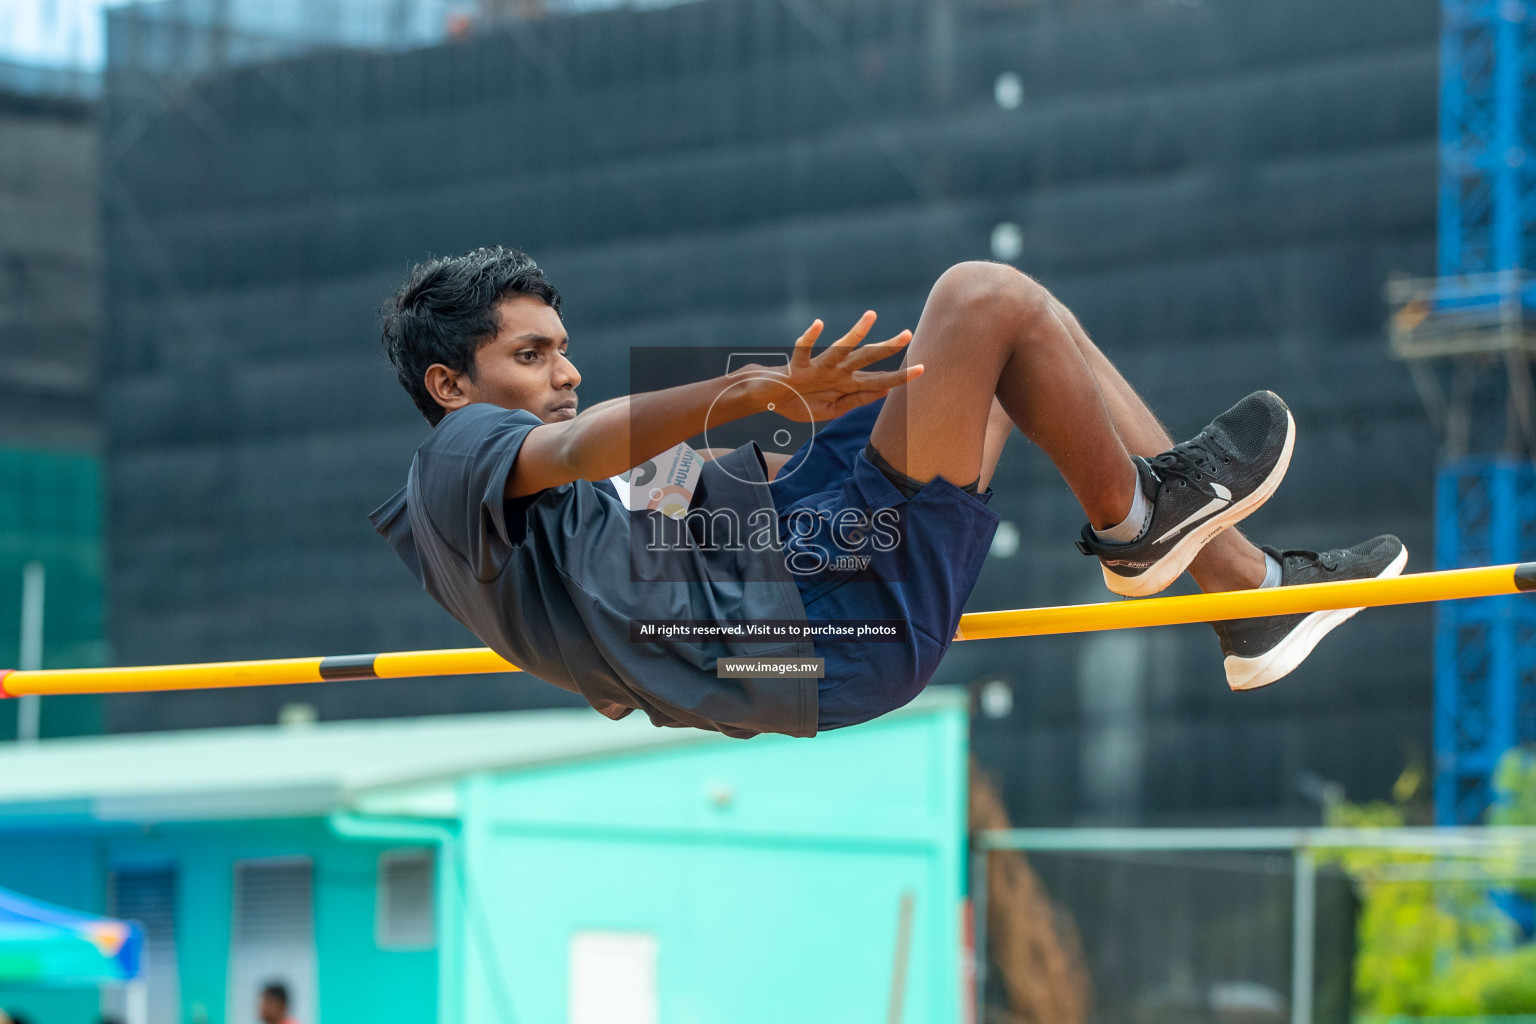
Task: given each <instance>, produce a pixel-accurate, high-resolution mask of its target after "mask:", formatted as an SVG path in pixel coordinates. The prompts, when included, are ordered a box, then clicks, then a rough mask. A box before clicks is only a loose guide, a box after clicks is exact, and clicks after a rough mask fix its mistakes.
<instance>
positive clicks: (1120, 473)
mask: <svg viewBox="0 0 1536 1024" xmlns="http://www.w3.org/2000/svg"><path fill="white" fill-rule="evenodd" d="M905 358H906V360H907V362H908V363H921V364H923V367H924V372H923V375H922V376H920V377H918V378H917V379H916V380H914V381H912V382H911V383H910V384H907V385H906V386H904V387H903V388H902V389H901V392H900V393H899V394H898V395H893V396H892V398H891V399H890V400H888V401H887V402H886V403H885V405H884V407H883V408H882V409H881V410H880V415H879V417H878V419H877V420H876V421H875V426H874V430H873V431H872V432H871V436H870V441H871V443H872V444H873V445H874V447H875V449H876V450H877V451H879V452H880V454H881V455H883V456H884V457H885V458H886V460H887V461H889V462H890V463H891V465H892V466H894V467H895V468H896V470H897V471H899V472H902V473H905V474H906V475H907V476H910V477H912V478H913V479H915V480H919V481H923V482H926V481H929V480H932V479H934V478H935V477H939V476H942V477H944V478H945V479H946V480H948V481H950V482H951V483H953V484H955V485H956V486H962V485H964V484H968V483H970V482H971V481H973V480H979V479H980V477H981V475H982V470H983V468H984V466H983V463H984V459H985V458H986V457H987V456H989V455H990V456H992V457H993V458H992V463H991V466H992V467H995V465H996V460H995V456H996V455H997V454H999V453H1000V451H1001V445H998V446H997V448H996V451H990V452H989V450H988V444H987V439H988V435H989V434H991V433H993V431H990V430H989V429H988V428H989V424H992V419H993V416H992V413H993V400H994V398H995V399H996V400H997V402H999V403H1001V406H1002V408H1003V409H1004V410H1006V412H1007V414H1008V416H1009V418H1010V419H1012V420H1013V422H1014V423H1015V424H1016V425H1017V426H1018V427H1019V429H1020V430H1021V431H1023V433H1024V435H1025V436H1026V437H1028V438H1029V439H1030V440H1031V441H1033V442H1034V443H1035V444H1036V445H1038V446H1039V447H1040V449H1041V450H1042V451H1044V452H1045V454H1046V456H1047V457H1049V458H1050V459H1051V461H1052V462H1053V463H1055V465H1056V468H1057V470H1058V471H1059V472H1060V473H1061V475H1062V477H1063V478H1064V479H1065V480H1066V482H1067V486H1068V487H1070V488H1071V489H1072V493H1073V494H1074V495H1075V496H1076V497H1077V500H1078V503H1079V504H1080V505H1082V507H1083V511H1084V512H1085V513H1087V516H1088V520H1089V522H1090V523H1092V524H1093V526H1094V527H1095V528H1098V529H1103V528H1107V527H1110V526H1113V525H1115V524H1117V523H1119V522H1120V521H1121V520H1123V519H1124V518H1125V516H1126V515H1127V513H1128V512H1129V511H1130V507H1131V498H1132V494H1133V489H1134V488H1135V487H1136V486H1138V484H1137V475H1136V470H1135V467H1134V465H1133V464H1132V463H1131V460H1130V454H1129V453H1128V452H1127V451H1126V447H1125V445H1124V443H1123V442H1122V441H1121V439H1120V434H1119V432H1118V431H1117V430H1116V429H1115V425H1114V422H1113V420H1112V419H1111V416H1110V412H1109V408H1108V406H1107V405H1106V402H1105V396H1104V394H1103V392H1102V391H1101V390H1100V388H1099V384H1098V381H1097V379H1096V377H1095V376H1094V374H1093V372H1092V370H1091V369H1090V368H1089V365H1088V362H1087V360H1086V359H1085V358H1084V356H1083V352H1082V350H1081V349H1080V348H1079V346H1078V343H1077V342H1076V341H1075V340H1074V339H1073V337H1072V335H1071V333H1070V332H1069V331H1068V329H1067V326H1066V324H1065V323H1063V322H1062V320H1061V318H1060V316H1058V315H1057V313H1056V310H1055V302H1054V300H1053V299H1052V298H1051V296H1050V294H1049V293H1048V292H1047V291H1046V290H1045V289H1044V288H1042V287H1041V286H1040V285H1038V284H1037V283H1035V282H1034V281H1032V280H1030V279H1029V278H1027V277H1025V276H1024V275H1023V274H1020V273H1019V272H1018V271H1016V270H1014V269H1013V268H1012V267H1008V266H1004V265H1002V264H997V263H962V264H960V265H958V266H955V267H951V268H950V269H949V270H947V271H945V273H944V274H943V275H942V276H941V277H940V278H939V280H938V282H937V283H936V284H935V285H934V286H933V290H932V292H930V293H929V296H928V302H927V304H926V305H925V306H924V307H923V315H922V318H921V319H920V320H919V322H918V325H917V330H916V332H915V334H914V336H913V339H912V343H911V344H910V345H909V346H908V347H907V351H906V357H905ZM994 426H995V425H994ZM1004 436H1006V435H1004ZM988 468H989V469H990V468H991V467H988ZM988 475H989V476H990V472H989V474H988Z"/></svg>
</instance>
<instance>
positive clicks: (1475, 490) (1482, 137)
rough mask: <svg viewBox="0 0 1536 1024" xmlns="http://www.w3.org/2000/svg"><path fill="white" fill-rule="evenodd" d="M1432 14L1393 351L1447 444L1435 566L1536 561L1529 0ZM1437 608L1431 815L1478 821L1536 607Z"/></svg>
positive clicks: (1526, 693)
mask: <svg viewBox="0 0 1536 1024" xmlns="http://www.w3.org/2000/svg"><path fill="white" fill-rule="evenodd" d="M1441 10H1442V16H1443V22H1442V29H1441V40H1440V75H1441V78H1440V136H1439V162H1440V181H1439V193H1438V216H1439V235H1438V244H1437V261H1436V262H1437V267H1436V271H1437V274H1438V277H1436V278H1435V279H1433V280H1430V281H1394V282H1392V283H1391V284H1390V285H1389V295H1390V297H1391V299H1392V304H1393V307H1394V312H1393V317H1392V323H1391V335H1392V344H1393V349H1394V351H1395V352H1396V354H1397V355H1398V356H1400V357H1402V358H1404V359H1406V360H1408V362H1409V367H1410V369H1411V370H1412V372H1413V376H1414V381H1415V383H1416V384H1417V386H1418V388H1419V391H1420V394H1421V396H1422V397H1423V399H1424V401H1425V405H1426V407H1427V409H1428V411H1429V413H1430V417H1431V419H1432V420H1433V421H1434V422H1435V425H1436V427H1437V428H1438V430H1439V433H1440V436H1441V440H1442V443H1443V449H1442V461H1441V464H1440V467H1439V469H1438V472H1437V480H1436V495H1435V515H1436V525H1435V547H1436V552H1435V561H1436V565H1437V567H1439V568H1445V569H1450V568H1459V567H1463V566H1477V565H1497V564H1502V563H1506V562H1516V561H1524V560H1529V559H1532V558H1536V464H1533V463H1532V461H1531V458H1532V456H1533V455H1536V420H1533V413H1532V397H1531V396H1532V386H1531V372H1530V359H1531V357H1532V356H1533V354H1536V320H1533V313H1536V276H1533V275H1532V273H1531V271H1532V270H1533V269H1536V2H1533V0H1442V7H1441ZM1528 321H1530V322H1529V323H1528ZM1436 617H1437V618H1436V626H1435V704H1434V729H1435V739H1434V745H1435V816H1436V820H1437V821H1438V822H1439V823H1440V824H1444V825H1465V824H1475V823H1478V822H1481V821H1482V820H1483V819H1484V817H1485V815H1486V812H1487V810H1488V808H1489V806H1490V804H1491V802H1492V799H1493V794H1492V790H1491V785H1490V783H1491V777H1492V773H1493V770H1494V768H1495V766H1496V765H1497V763H1498V760H1499V758H1500V757H1501V756H1502V755H1503V754H1504V753H1505V752H1506V751H1508V750H1509V749H1510V748H1512V747H1514V746H1516V745H1518V744H1521V743H1530V742H1536V602H1533V601H1529V600H1525V599H1522V598H1517V597H1516V598H1512V597H1498V598H1487V599H1483V600H1475V601H1461V602H1447V603H1444V604H1442V605H1440V606H1439V607H1438V608H1437V610H1436Z"/></svg>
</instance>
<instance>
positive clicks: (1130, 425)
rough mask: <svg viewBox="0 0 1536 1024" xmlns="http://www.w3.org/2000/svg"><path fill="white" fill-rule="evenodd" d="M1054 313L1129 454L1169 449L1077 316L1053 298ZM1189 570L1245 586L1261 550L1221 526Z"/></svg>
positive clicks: (1256, 573) (1256, 576) (1199, 578)
mask: <svg viewBox="0 0 1536 1024" xmlns="http://www.w3.org/2000/svg"><path fill="white" fill-rule="evenodd" d="M1052 302H1053V303H1054V305H1053V307H1052V308H1053V309H1054V310H1055V311H1056V316H1057V318H1058V319H1059V320H1061V322H1062V323H1063V324H1065V325H1066V328H1067V332H1068V333H1069V334H1071V336H1072V340H1073V341H1074V342H1076V343H1077V347H1078V350H1079V351H1081V352H1082V354H1083V358H1084V359H1085V360H1086V361H1087V363H1088V368H1089V369H1090V370H1092V371H1093V375H1094V377H1095V378H1096V379H1097V380H1098V382H1099V390H1100V391H1102V392H1103V393H1104V402H1105V404H1106V405H1107V406H1108V408H1109V417H1110V419H1111V420H1113V421H1114V424H1115V429H1116V430H1117V431H1119V433H1120V439H1121V440H1122V441H1124V442H1125V447H1126V449H1127V450H1128V451H1129V452H1130V453H1131V454H1132V455H1148V456H1151V455H1157V454H1158V453H1160V452H1165V451H1167V450H1168V449H1169V448H1172V447H1173V438H1172V437H1170V436H1168V431H1167V430H1166V429H1164V427H1163V425H1162V424H1161V423H1160V422H1158V419H1157V417H1156V416H1155V415H1154V414H1153V413H1152V410H1151V409H1149V408H1147V404H1146V403H1145V402H1143V401H1142V400H1141V396H1140V395H1138V394H1136V391H1135V389H1134V388H1132V387H1131V385H1130V384H1129V383H1127V382H1126V379H1125V378H1124V377H1123V376H1121V374H1120V371H1119V370H1117V369H1115V365H1114V364H1113V363H1111V362H1110V361H1109V359H1108V358H1107V357H1106V356H1105V355H1104V353H1103V352H1101V351H1099V348H1098V346H1097V345H1095V344H1094V343H1093V341H1092V340H1091V339H1090V338H1089V337H1088V333H1087V332H1086V331H1084V330H1083V326H1082V324H1080V323H1078V321H1077V317H1075V316H1073V315H1072V311H1071V310H1069V309H1067V307H1066V306H1065V305H1063V304H1062V303H1061V302H1060V301H1059V300H1056V299H1053V300H1052ZM1189 574H1190V575H1191V576H1193V577H1194V578H1195V583H1197V584H1198V585H1199V587H1200V589H1201V590H1204V591H1206V592H1207V593H1210V592H1212V591H1217V590H1251V589H1252V588H1254V587H1257V586H1258V585H1259V584H1260V583H1262V582H1264V553H1263V552H1262V551H1260V550H1259V549H1258V548H1257V547H1255V546H1254V544H1253V543H1252V542H1251V541H1249V540H1248V538H1246V537H1244V536H1243V535H1242V534H1241V533H1239V532H1238V531H1237V530H1236V529H1227V530H1223V531H1222V532H1221V533H1220V534H1218V535H1217V536H1216V538H1215V539H1214V540H1212V541H1211V542H1210V543H1209V544H1207V545H1206V546H1205V547H1204V548H1202V549H1201V551H1200V554H1199V555H1198V556H1197V557H1196V558H1195V560H1194V561H1193V562H1191V563H1190V565H1189Z"/></svg>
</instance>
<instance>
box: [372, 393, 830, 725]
mask: <svg viewBox="0 0 1536 1024" xmlns="http://www.w3.org/2000/svg"><path fill="white" fill-rule="evenodd" d="M540 422H541V421H540V420H539V419H538V417H536V416H535V415H533V414H532V413H530V412H527V411H525V410H521V409H503V408H500V407H499V406H494V405H485V404H475V405H469V406H466V407H464V408H462V409H458V410H455V411H454V412H451V413H449V414H448V415H447V416H445V417H444V418H443V419H442V421H441V422H440V423H439V424H438V425H437V427H436V428H434V429H433V431H432V433H431V434H430V435H429V436H428V437H427V438H426V440H424V441H423V442H422V443H421V445H420V447H419V448H418V449H417V451H416V456H415V458H414V460H413V461H412V463H411V468H410V473H409V475H408V477H407V482H406V486H405V487H404V488H403V489H401V490H400V491H399V492H397V493H396V494H395V495H394V496H393V497H391V498H390V499H389V500H388V501H387V502H385V503H384V504H383V505H382V506H381V507H379V508H378V509H376V510H375V511H374V512H373V513H372V514H371V515H370V516H369V519H370V520H371V521H372V523H373V525H374V528H375V529H376V530H377V531H378V532H379V533H380V534H381V535H382V536H383V537H384V538H385V540H387V541H388V542H389V545H390V547H391V548H393V549H394V551H395V553H396V554H397V555H399V556H400V558H401V560H402V561H404V562H405V564H406V566H407V567H408V568H409V569H410V570H411V572H412V573H413V574H414V575H415V576H416V578H417V579H418V580H419V581H420V582H421V584H422V587H423V588H424V589H425V590H426V592H427V593H428V594H430V595H431V596H432V597H433V599H435V600H436V601H437V602H438V603H439V604H441V605H442V606H443V607H444V608H446V609H447V610H448V612H449V613H450V614H452V615H453V617H454V618H456V619H458V620H459V621H460V622H462V623H463V624H464V625H465V626H466V627H467V628H468V629H469V631H470V632H472V633H474V634H475V636H477V637H479V638H480V640H481V642H483V643H484V644H485V645H486V646H487V647H489V648H491V649H492V650H494V651H496V652H497V653H498V654H500V655H501V656H502V657H504V658H506V659H507V660H508V661H511V662H512V663H513V664H514V665H517V666H518V667H519V668H522V669H524V670H525V671H528V672H531V673H533V674H534V675H536V676H538V677H539V678H541V679H544V680H547V681H548V682H551V683H554V684H555V685H557V686H560V687H563V688H564V689H567V690H571V691H573V692H576V693H580V694H581V695H582V696H583V697H585V698H586V699H587V702H588V703H590V704H591V705H592V706H593V707H594V708H596V709H597V710H598V711H601V712H602V713H603V714H605V715H608V716H609V717H614V718H617V717H622V716H623V715H625V714H628V712H629V710H630V709H634V708H638V709H640V710H642V711H644V712H645V713H646V714H647V715H649V716H650V719H651V721H652V722H653V723H655V724H656V725H670V726H692V727H696V728H702V729H714V730H718V731H720V732H723V733H725V734H727V735H730V736H740V737H745V736H752V735H755V734H757V733H760V732H779V733H787V734H789V735H792V736H812V735H814V734H815V732H816V719H817V707H816V695H817V688H816V680H814V679H779V678H774V679H717V678H716V675H715V662H716V659H717V658H720V657H723V656H733V657H736V656H769V657H812V656H814V651H813V648H812V646H811V644H810V643H808V642H805V641H796V642H788V643H786V642H784V641H778V640H775V641H746V640H737V639H731V640H721V641H708V642H687V643H678V642H669V641H661V640H654V641H652V640H635V639H633V638H632V637H631V633H630V628H629V627H630V620H632V619H648V620H680V619H689V620H713V621H736V620H742V619H785V620H791V621H796V622H800V623H803V622H804V621H805V607H804V605H803V604H802V603H801V600H800V595H799V592H798V590H797V588H796V586H795V583H794V582H793V580H792V579H791V578H790V576H789V573H788V570H787V569H786V568H785V567H784V564H783V558H782V551H781V549H778V548H776V547H775V548H772V549H770V550H762V549H760V548H759V547H757V546H755V545H748V544H723V545H722V544H718V543H715V544H706V543H701V542H700V538H698V537H696V536H695V535H694V533H692V532H690V531H689V530H686V529H684V530H678V531H674V532H673V533H672V534H671V535H670V536H672V538H673V542H672V544H671V545H670V546H669V548H668V550H667V551H666V552H665V553H664V554H662V555H658V554H655V553H654V552H652V551H650V550H649V548H648V546H647V544H646V543H645V538H646V537H647V536H652V535H653V529H654V524H651V523H650V522H649V519H650V517H658V516H659V515H660V513H656V512H631V511H629V510H628V509H626V508H625V507H624V505H623V503H622V502H621V501H620V500H619V498H618V495H617V493H616V492H615V491H614V489H613V487H612V485H611V484H609V483H608V482H607V481H603V482H600V483H592V482H589V481H586V480H578V481H575V482H574V483H569V484H564V485H562V486H560V487H551V488H548V489H546V490H543V491H540V492H538V493H537V494H534V495H529V496H527V497H525V498H518V499H515V500H512V501H508V500H506V499H505V498H504V493H505V490H506V482H507V478H508V476H509V475H510V473H511V471H512V465H513V463H514V462H515V460H516V459H517V453H518V451H519V449H520V448H521V447H522V443H523V439H524V438H525V437H526V436H527V435H528V432H529V431H530V430H532V429H533V428H534V427H537V426H539V425H540ZM693 507H694V508H696V509H703V510H705V511H714V510H725V509H730V510H732V511H733V514H734V515H736V516H739V517H741V518H742V520H746V519H748V518H750V517H751V516H752V515H753V514H754V513H755V512H760V510H764V509H766V510H767V514H768V515H769V516H771V517H775V521H776V516H775V512H774V503H773V498H772V496H771V495H770V493H769V490H768V483H767V474H766V471H765V468H764V465H763V460H762V456H761V453H760V452H759V451H758V449H757V446H756V445H753V444H749V445H746V446H743V447H742V448H739V449H737V450H736V451H734V452H732V453H730V454H729V455H727V456H725V457H724V458H722V459H718V460H715V461H712V462H706V463H705V464H704V468H703V472H702V473H701V476H700V483H699V489H698V491H697V492H696V493H695V496H694V503H693ZM679 539H680V540H681V545H679V543H678V541H679Z"/></svg>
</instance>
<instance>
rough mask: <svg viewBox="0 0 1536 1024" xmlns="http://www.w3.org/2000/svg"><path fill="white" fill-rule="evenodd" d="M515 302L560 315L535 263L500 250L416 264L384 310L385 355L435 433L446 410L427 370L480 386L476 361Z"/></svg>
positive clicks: (554, 294) (523, 255) (552, 290)
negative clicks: (439, 368) (499, 313)
mask: <svg viewBox="0 0 1536 1024" xmlns="http://www.w3.org/2000/svg"><path fill="white" fill-rule="evenodd" d="M514 295H532V296H533V297H534V298H536V299H539V300H540V301H541V302H543V303H544V304H545V305H547V306H549V307H550V308H551V309H553V310H554V311H555V312H556V313H559V312H560V293H559V292H557V291H555V288H554V285H552V284H550V283H549V281H548V280H546V279H545V277H544V272H543V271H542V270H540V269H539V265H538V264H537V263H535V262H533V258H532V257H530V256H529V255H528V254H527V253H525V252H519V251H518V250H516V249H511V248H507V247H505V246H500V245H496V246H491V247H489V248H484V249H472V250H470V251H469V252H466V253H464V254H463V255H462V256H441V257H436V258H433V259H430V260H427V261H426V262H425V263H420V264H417V265H416V266H415V267H412V268H411V273H410V276H409V277H408V278H406V281H405V284H403V285H401V286H400V289H399V290H398V291H397V292H395V294H394V295H392V296H390V298H389V300H388V301H386V302H385V303H384V308H383V310H382V311H381V316H382V320H383V324H382V326H383V331H384V351H385V352H386V353H388V354H389V361H390V362H391V363H393V364H394V366H395V372H396V373H397V374H398V375H399V377H400V386H401V387H403V388H405V390H406V393H408V394H409V395H410V396H411V401H413V402H415V403H416V408H418V409H420V410H421V414H422V415H423V416H425V417H426V418H427V422H428V423H430V424H432V425H433V426H434V427H435V426H437V424H438V421H439V420H441V419H442V418H443V416H444V415H445V414H446V410H445V409H444V408H443V407H442V406H440V405H438V404H437V401H436V400H435V399H434V398H433V397H432V396H431V395H430V394H429V393H428V392H427V385H426V380H425V378H426V373H427V367H429V366H431V365H432V364H433V363H442V364H443V365H444V366H446V367H448V369H450V370H453V371H455V372H456V373H467V374H468V375H469V378H470V380H474V378H475V353H476V352H477V351H479V349H480V346H481V345H484V344H485V343H486V342H488V341H490V340H491V339H492V338H494V337H495V336H496V330H497V323H496V304H497V303H498V302H500V301H501V300H502V299H505V298H507V297H509V296H514Z"/></svg>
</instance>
